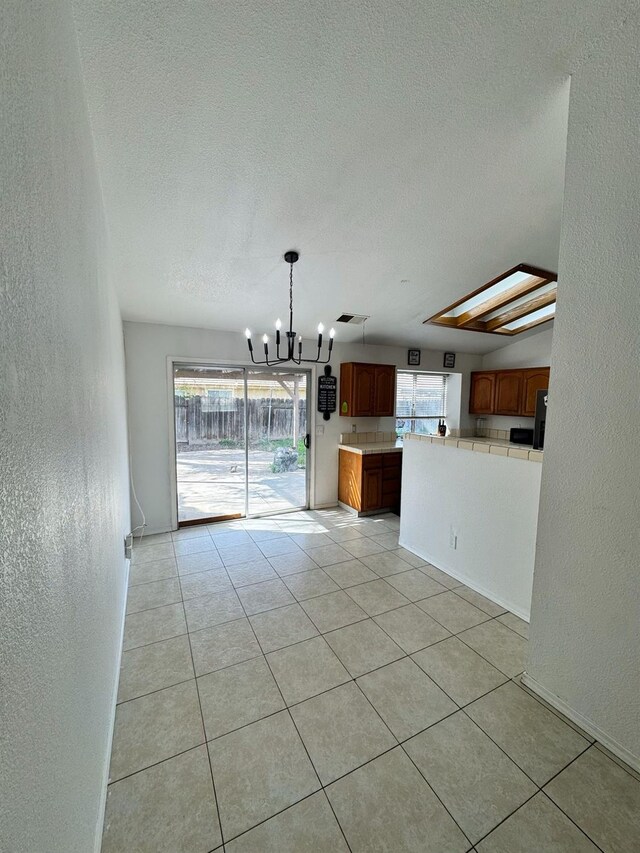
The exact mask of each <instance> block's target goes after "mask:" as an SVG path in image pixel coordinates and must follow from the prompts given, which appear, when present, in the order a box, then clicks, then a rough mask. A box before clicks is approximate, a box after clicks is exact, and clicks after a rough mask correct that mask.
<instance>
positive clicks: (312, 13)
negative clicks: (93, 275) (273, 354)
mask: <svg viewBox="0 0 640 853" xmlns="http://www.w3.org/2000/svg"><path fill="white" fill-rule="evenodd" d="M607 8H608V3H607V0H587V2H585V0H540V2H535V3H532V2H530V0H484V2H480V0H478V2H473V0H445V2H443V0H438V2H435V0H415V2H411V0H393V2H392V0H369V2H365V0H351V2H345V0H306V2H305V0H298V2H294V0H242V2H241V0H189V2H176V0H153V2H150V0H75V11H76V19H77V25H78V34H79V43H80V49H81V53H82V59H83V64H84V71H85V76H86V86H87V98H88V104H89V110H90V114H91V121H92V125H93V131H94V135H95V143H96V151H97V158H98V165H99V169H100V174H101V180H102V185H103V192H104V200H105V208H106V215H107V221H108V225H109V230H110V240H111V251H112V256H113V274H114V280H115V284H116V287H117V289H118V293H119V299H120V304H121V307H122V312H123V316H124V317H125V318H126V319H130V320H143V321H150V322H160V323H174V324H180V325H190V326H204V327H210V328H215V329H230V330H235V329H237V330H238V332H242V330H243V329H244V327H245V326H246V325H249V326H251V327H252V328H253V329H255V330H256V332H262V331H263V330H265V327H266V326H267V324H268V323H270V322H272V321H273V320H275V318H276V316H280V317H281V318H282V320H283V321H285V320H286V312H287V301H288V292H287V286H288V284H287V276H288V268H287V267H286V265H285V264H284V262H283V261H282V260H281V256H282V253H283V252H284V251H285V250H286V249H289V248H295V249H297V250H298V251H299V252H300V255H301V258H300V261H299V263H298V264H297V266H296V269H295V277H294V300H295V314H296V326H297V331H298V332H302V333H303V334H305V335H310V334H312V333H313V331H314V329H315V325H316V324H317V322H318V320H323V321H324V323H325V325H326V326H327V327H328V326H329V325H331V324H332V322H333V321H334V320H335V318H336V317H337V316H338V315H339V314H341V313H342V312H354V313H362V314H368V315H370V316H371V319H370V320H369V321H368V322H367V325H366V336H367V340H368V341H370V342H372V343H374V342H376V343H397V344H408V345H414V346H422V347H425V348H435V349H453V350H458V351H467V352H487V351H490V350H493V349H496V348H498V347H499V346H504V345H506V344H507V343H509V342H511V341H512V340H513V339H508V340H504V339H503V338H500V337H498V336H492V335H484V334H478V333H472V332H466V331H459V330H447V329H441V328H435V327H433V326H423V325H422V320H423V319H424V318H425V317H428V316H430V315H431V314H433V313H435V312H436V311H438V310H440V309H442V308H444V307H445V306H446V305H447V304H449V303H450V302H452V301H454V300H455V299H457V298H459V297H461V296H463V295H464V294H466V293H467V292H468V291H470V290H472V289H474V288H476V287H479V286H480V285H481V284H483V283H484V282H486V281H487V280H489V279H490V278H492V277H494V276H496V275H498V274H499V273H501V272H504V271H505V270H506V269H508V268H509V267H512V266H514V265H515V264H517V263H520V262H525V263H530V264H534V265H536V266H540V267H544V268H548V269H551V270H555V269H557V261H558V245H559V229H560V214H561V206H562V187H563V173H564V149H565V137H566V122H567V105H568V88H569V87H568V76H567V74H568V72H570V70H571V66H572V62H573V60H574V58H575V57H576V55H578V54H579V53H580V51H581V50H582V49H583V44H584V42H585V40H586V38H587V36H588V34H589V33H590V31H591V30H593V29H594V28H597V27H598V26H599V25H600V23H601V18H602V17H604V16H605V15H606V11H607ZM561 286H562V285H561V283H560V290H561ZM542 328H543V329H544V328H545V327H544V326H543V327H542ZM267 330H268V329H267ZM338 333H339V338H340V340H345V341H348V340H355V339H360V337H361V334H362V330H361V327H349V326H339V327H338Z"/></svg>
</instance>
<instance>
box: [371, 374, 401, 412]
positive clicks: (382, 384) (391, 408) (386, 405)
mask: <svg viewBox="0 0 640 853" xmlns="http://www.w3.org/2000/svg"><path fill="white" fill-rule="evenodd" d="M374 409H375V413H376V415H378V417H381V418H382V417H390V418H392V417H393V416H394V414H395V411H396V369H395V367H394V365H393V364H376V366H375V406H374Z"/></svg>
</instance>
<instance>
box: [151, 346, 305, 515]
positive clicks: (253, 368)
mask: <svg viewBox="0 0 640 853" xmlns="http://www.w3.org/2000/svg"><path fill="white" fill-rule="evenodd" d="M176 365H181V366H182V367H207V368H211V369H212V370H215V369H220V370H229V369H234V370H241V371H242V373H243V378H244V437H245V441H244V455H245V472H246V473H245V486H244V492H245V500H244V510H245V511H244V514H243V515H242V516H241V517H240V518H263V517H266V516H269V515H279V514H280V513H283V512H299V511H300V510H304V509H309V507H310V506H311V491H312V489H311V484H312V482H313V481H314V478H315V441H314V440H313V437H314V433H315V407H314V406H312V405H311V400H312V395H313V391H314V389H315V378H316V377H315V372H314V371H313V370H310V369H306V370H305V369H297V370H291V369H288V368H281V369H278V368H277V367H261V366H260V365H255V364H246V363H242V362H237V361H227V360H223V359H207V358H194V357H190V358H186V357H185V358H180V357H177V356H167V396H168V408H167V414H168V420H169V442H170V448H169V449H170V455H169V459H170V460H171V463H170V469H171V476H170V492H171V512H172V518H171V527H172V530H177V529H178V528H180V527H191V526H195V525H197V524H214V523H215V522H216V521H223V520H224V517H216V516H212V517H211V518H202V519H193V520H187V521H180V520H179V518H178V450H177V443H176V414H175V386H174V368H175V366H176ZM294 366H295V365H294ZM249 373H270V374H273V373H289V374H291V373H302V374H304V375H305V376H306V385H307V387H306V406H307V433H308V434H309V435H310V436H311V448H310V450H311V451H312V452H310V451H309V450H307V456H306V467H305V500H306V503H305V505H304V506H299V507H291V509H284V510H283V509H276V510H273V512H258V513H250V512H249V511H248V510H249V441H248V436H249V429H248V418H249V407H248V390H247V378H248V375H249ZM235 517H236V516H234V518H235ZM238 520H240V519H238Z"/></svg>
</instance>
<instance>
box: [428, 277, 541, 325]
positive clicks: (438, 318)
mask: <svg viewBox="0 0 640 853" xmlns="http://www.w3.org/2000/svg"><path fill="white" fill-rule="evenodd" d="M556 288H557V282H556V274H555V273H552V272H548V271H547V270H542V269H538V268H537V267H531V266H529V265H527V264H518V266H517V267H513V269H510V270H507V272H505V273H502V275H499V276H498V277H497V278H494V279H492V280H491V281H490V282H488V283H487V284H485V285H483V286H482V287H480V288H479V289H478V290H474V291H473V293H470V294H468V295H467V296H463V297H462V299H459V300H458V301H457V302H454V303H453V305H449V306H448V307H447V308H445V309H444V310H443V311H440V312H438V313H437V314H434V315H433V317H429V319H428V320H425V321H424V322H425V323H433V324H435V325H438V326H447V327H449V328H453V329H469V330H470V331H473V332H488V333H490V334H495V335H517V334H518V333H519V332H524V331H525V330H526V329H530V328H533V326H537V325H539V324H540V323H546V322H547V321H548V320H551V319H552V318H553V315H554V313H555V302H556Z"/></svg>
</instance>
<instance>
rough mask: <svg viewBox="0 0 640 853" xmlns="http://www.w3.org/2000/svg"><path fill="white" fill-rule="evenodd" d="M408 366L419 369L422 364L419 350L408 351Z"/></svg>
mask: <svg viewBox="0 0 640 853" xmlns="http://www.w3.org/2000/svg"><path fill="white" fill-rule="evenodd" d="M407 364H411V365H413V366H414V367H417V366H418V365H419V364H420V350H419V349H410V350H407Z"/></svg>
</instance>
